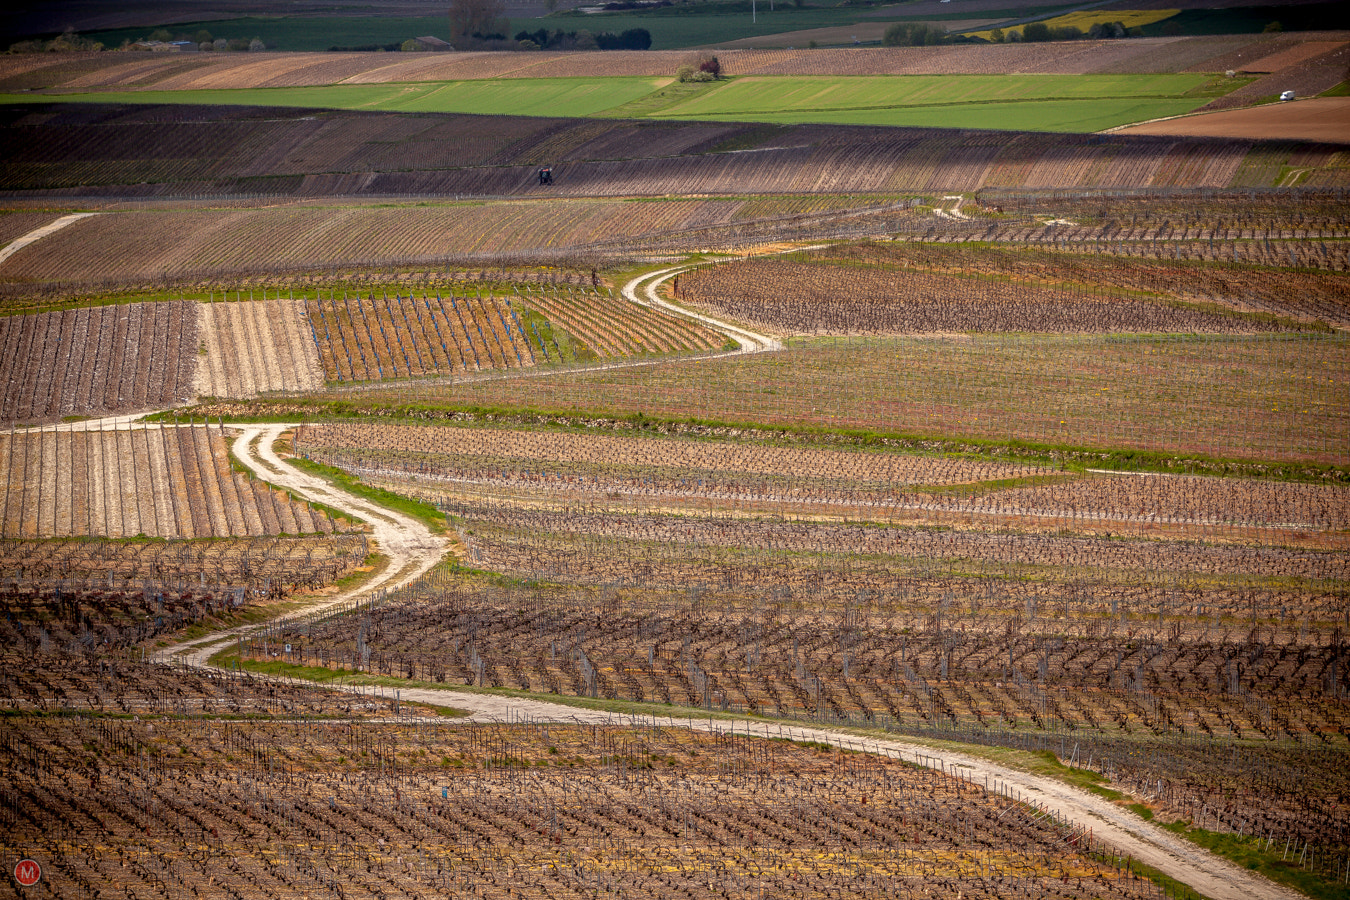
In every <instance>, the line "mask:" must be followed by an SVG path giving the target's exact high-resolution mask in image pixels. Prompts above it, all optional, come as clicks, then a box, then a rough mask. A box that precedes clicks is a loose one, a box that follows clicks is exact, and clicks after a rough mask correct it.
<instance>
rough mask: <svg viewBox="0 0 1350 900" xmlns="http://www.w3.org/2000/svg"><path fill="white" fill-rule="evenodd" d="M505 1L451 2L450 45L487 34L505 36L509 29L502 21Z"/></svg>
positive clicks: (508, 24) (476, 0) (459, 0)
mask: <svg viewBox="0 0 1350 900" xmlns="http://www.w3.org/2000/svg"><path fill="white" fill-rule="evenodd" d="M505 12H506V2H505V0H451V2H450V43H452V44H458V43H460V42H462V41H464V40H465V39H466V38H472V37H474V36H475V35H478V36H479V37H480V39H481V37H482V36H483V35H488V34H506V32H507V30H508V29H509V28H510V27H511V25H510V23H509V22H507V21H505V20H504V13H505Z"/></svg>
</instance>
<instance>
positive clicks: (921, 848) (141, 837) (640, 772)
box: [0, 671, 1159, 900]
mask: <svg viewBox="0 0 1350 900" xmlns="http://www.w3.org/2000/svg"><path fill="white" fill-rule="evenodd" d="M118 676H120V677H126V673H125V671H123V672H119V673H117V675H115V676H113V677H118ZM99 680H100V681H102V680H104V679H99ZM210 687H212V688H214V687H216V686H215V685H211V686H210ZM232 688H233V689H234V690H236V691H237V690H238V689H239V688H238V686H232ZM184 693H186V692H184ZM301 696H302V698H303V700H301V699H300V698H296V697H295V696H294V694H292V695H291V696H289V697H287V696H286V695H284V694H282V695H281V696H280V697H278V698H276V700H274V701H273V702H272V703H271V704H269V709H272V708H276V709H282V708H284V709H290V708H292V707H293V706H297V705H300V703H301V702H304V701H308V702H309V703H313V702H314V699H313V695H312V694H311V695H310V696H304V695H301ZM227 698H228V695H227ZM211 702H212V705H213V706H215V705H223V704H222V703H221V701H220V700H219V699H214V698H213V700H212V701H211ZM227 702H228V699H227ZM405 709H406V707H405ZM386 715H388V712H387V711H386ZM3 728H4V730H3V733H0V745H2V746H4V747H5V753H4V759H5V760H6V762H5V776H6V788H5V790H4V792H3V794H0V816H3V817H4V822H5V832H6V835H7V842H9V843H10V846H23V847H25V848H29V850H27V851H26V852H32V853H34V854H35V855H36V854H41V855H42V856H43V857H44V858H50V859H53V860H60V862H59V863H55V865H56V866H57V869H58V872H57V875H58V878H59V879H60V880H61V881H62V882H63V883H64V884H65V885H67V887H66V889H65V890H66V892H63V893H62V894H60V896H89V895H93V894H94V892H96V891H97V892H100V893H102V892H106V891H108V890H110V889H114V888H116V889H126V890H130V891H132V892H134V893H136V894H137V895H143V896H162V897H169V896H178V895H183V894H186V893H191V894H193V895H194V896H199V897H241V896H248V895H251V894H254V893H266V894H268V895H276V896H301V895H305V896H342V897H364V896H371V897H375V896H381V895H383V896H389V895H390V894H391V893H395V894H396V895H399V896H408V897H412V896H425V895H427V894H428V893H437V894H450V895H457V896H477V897H503V898H504V897H508V896H510V897H528V898H570V897H591V896H597V895H598V894H599V893H600V892H603V893H604V894H606V895H609V896H613V897H634V898H636V897H644V898H645V897H659V898H674V897H684V898H713V897H728V896H749V895H752V894H754V895H758V894H759V893H761V892H763V893H764V895H765V896H775V897H821V896H833V897H857V898H881V897H896V896H916V897H917V896H925V895H931V893H932V891H933V890H934V889H935V888H940V889H941V890H942V891H943V892H944V893H946V892H948V891H950V892H952V893H951V896H956V892H959V893H961V895H962V896H969V897H976V898H1012V897H1021V896H1027V895H1029V894H1034V895H1036V896H1043V897H1081V896H1089V895H1090V896H1094V897H1110V898H1117V897H1119V898H1141V900H1143V898H1153V897H1157V896H1159V893H1158V890H1157V888H1156V886H1155V885H1153V884H1152V883H1151V882H1148V881H1144V880H1142V879H1140V878H1139V877H1138V875H1136V874H1135V873H1134V872H1133V871H1132V869H1131V868H1130V866H1129V865H1128V861H1127V860H1124V859H1122V858H1120V857H1119V856H1118V855H1116V854H1115V853H1113V852H1111V851H1109V850H1105V849H1104V848H1102V847H1100V846H1099V845H1098V844H1096V842H1095V841H1093V840H1092V839H1091V837H1090V835H1089V834H1088V833H1087V832H1086V831H1085V830H1083V829H1080V828H1076V827H1070V826H1068V825H1066V824H1063V823H1061V822H1060V821H1058V820H1057V819H1056V818H1054V817H1052V816H1049V815H1046V814H1045V813H1043V812H1042V811H1040V810H1038V809H1036V808H1034V807H1031V806H1030V805H1028V804H1025V803H1021V802H1018V801H1017V800H1016V799H1009V798H1008V797H1005V796H1002V795H1001V794H999V793H996V792H994V791H991V790H987V789H986V785H984V784H983V783H979V784H977V783H974V782H973V781H971V780H967V779H966V778H962V777H960V776H959V775H957V774H955V773H952V774H946V773H940V772H932V771H924V770H919V769H916V768H915V767H913V766H911V765H908V764H904V763H900V762H898V761H894V760H888V759H884V758H877V757H869V756H866V755H858V754H855V753H850V752H846V751H844V750H835V749H834V748H831V747H827V746H824V745H821V746H813V745H808V744H804V743H797V742H792V741H787V740H776V741H771V740H757V739H752V738H747V737H744V736H739V735H737V736H732V735H708V734H702V733H699V732H696V731H691V730H689V729H685V728H675V727H636V728H635V727H623V726H619V725H608V726H605V725H590V726H577V725H557V724H552V725H505V726H503V725H449V726H447V725H445V724H441V723H438V722H435V721H431V720H428V719H426V718H425V717H422V718H404V719H403V721H400V722H397V723H388V722H386V723H376V722H369V721H362V720H361V719H359V718H357V719H354V720H338V721H334V722H314V721H304V722H298V723H297V722H294V721H281V720H280V719H279V717H275V718H274V717H268V718H266V719H263V720H262V721H248V722H239V721H235V722H228V721H226V722H222V721H212V720H207V721H201V720H193V719H188V720H178V721H175V720H170V719H165V718H155V719H152V720H149V721H137V722H134V723H132V722H116V721H113V722H110V721H108V720H106V719H103V718H90V717H82V716H77V717H68V718H66V719H62V720H54V719H53V720H45V719H41V718H37V717H31V716H25V717H21V718H17V719H7V720H6V723H5V725H4V726H3ZM86 788H90V789H86ZM95 836H97V838H98V841H99V848H98V850H97V851H95V850H94V849H92V847H90V849H88V850H86V851H84V852H81V851H79V850H74V851H69V850H68V851H64V852H59V853H58V852H56V851H57V848H58V847H62V848H64V847H71V846H76V847H89V842H90V841H91V840H93V839H94V838H95ZM264 843H265V844H266V846H267V847H268V849H267V851H266V852H260V850H259V848H260V847H261V846H262V844H264ZM70 891H74V893H68V892H70Z"/></svg>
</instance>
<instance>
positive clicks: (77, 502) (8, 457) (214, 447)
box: [0, 425, 346, 538]
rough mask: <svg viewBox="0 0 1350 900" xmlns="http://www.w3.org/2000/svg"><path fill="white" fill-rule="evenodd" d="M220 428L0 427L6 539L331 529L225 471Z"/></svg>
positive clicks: (309, 511) (0, 531)
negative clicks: (5, 429)
mask: <svg viewBox="0 0 1350 900" xmlns="http://www.w3.org/2000/svg"><path fill="white" fill-rule="evenodd" d="M229 460H230V457H229V451H228V449H227V446H226V435H225V432H224V430H223V429H222V428H220V427H211V426H195V427H159V426H153V427H147V426H144V425H140V426H136V427H132V426H127V427H125V428H121V427H118V428H113V429H106V428H95V429H86V428H82V427H59V428H44V429H42V430H40V431H12V430H11V431H10V433H8V434H0V473H3V475H2V476H0V477H3V482H2V483H0V484H2V485H3V486H2V487H0V496H3V498H4V500H3V520H2V521H3V525H2V526H0V535H2V536H3V537H7V538H10V537H12V538H38V537H67V536H91V537H92V536H103V537H110V538H131V537H137V536H142V537H159V538H210V537H215V538H223V537H247V536H258V535H268V534H316V533H324V534H331V533H333V532H334V531H341V530H344V529H345V528H346V526H345V525H343V524H340V523H335V522H334V521H333V520H332V519H331V518H330V517H329V516H328V514H327V513H326V512H324V511H322V510H320V509H318V508H316V507H313V506H310V505H309V504H307V503H302V502H300V501H297V500H293V499H291V497H290V496H289V495H287V494H285V493H284V492H282V491H279V490H277V489H275V488H272V487H271V486H269V485H267V484H265V483H263V482H261V481H257V480H255V479H253V478H251V477H249V476H247V475H244V474H242V473H239V472H235V471H233V470H232V469H231V468H230V462H229Z"/></svg>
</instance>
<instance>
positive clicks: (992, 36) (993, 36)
mask: <svg viewBox="0 0 1350 900" xmlns="http://www.w3.org/2000/svg"><path fill="white" fill-rule="evenodd" d="M989 40H991V41H993V42H994V43H995V44H1001V43H1003V29H1002V28H995V29H994V30H993V31H991V32H989Z"/></svg>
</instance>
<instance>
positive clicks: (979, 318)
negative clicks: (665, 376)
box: [678, 258, 1339, 335]
mask: <svg viewBox="0 0 1350 900" xmlns="http://www.w3.org/2000/svg"><path fill="white" fill-rule="evenodd" d="M977 259H978V258H977ZM969 272H971V268H962V269H960V270H958V272H931V271H927V272H926V271H922V270H917V271H916V270H915V269H912V268H908V267H906V268H904V269H884V268H881V267H869V268H860V267H858V266H847V267H845V266H838V265H829V264H828V263H827V264H824V265H821V264H812V263H793V262H783V261H779V260H774V261H752V262H744V263H734V264H731V265H724V266H716V267H712V268H708V269H703V270H700V271H697V272H695V273H694V274H693V275H691V276H689V277H687V278H685V279H684V280H683V282H682V284H681V285H680V293H679V295H678V297H679V299H680V300H682V301H685V302H687V303H690V304H691V305H693V306H695V307H697V308H698V309H700V310H703V311H705V312H709V313H711V314H713V315H719V316H725V317H729V318H731V319H733V320H735V321H739V322H746V323H749V324H751V325H752V326H758V327H762V328H765V329H768V330H770V331H774V332H777V333H780V334H781V333H789V334H817V335H819V334H923V333H942V332H948V333H950V332H966V333H979V332H989V331H1023V332H1042V333H1066V332H1068V333H1101V332H1105V333H1112V332H1145V333H1149V334H1158V333H1165V332H1183V333H1191V334H1234V333H1243V332H1247V333H1250V332H1265V331H1282V330H1286V328H1287V326H1282V324H1281V323H1278V322H1269V321H1264V320H1259V319H1243V318H1239V317H1237V316H1233V315H1222V314H1216V313H1213V312H1209V311H1207V310H1199V309H1194V308H1190V307H1185V306H1181V305H1179V304H1175V303H1165V302H1159V301H1156V300H1148V299H1139V298H1137V297H1134V296H1129V295H1122V294H1120V293H1114V292H1112V293H1108V292H1107V291H1105V290H1102V289H1101V288H1100V287H1098V286H1097V285H1091V286H1090V287H1078V288H1077V289H1076V290H1075V286H1074V285H1072V284H1061V285H1056V286H1049V285H1045V284H1043V283H1037V282H1032V281H1029V280H1028V281H1018V280H1016V279H1008V280H994V279H992V278H989V277H980V276H979V275H971V274H966V273H969ZM999 274H1003V273H999ZM995 277H997V276H995ZM1113 294H1114V295H1113ZM1338 318H1339V317H1338Z"/></svg>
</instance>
